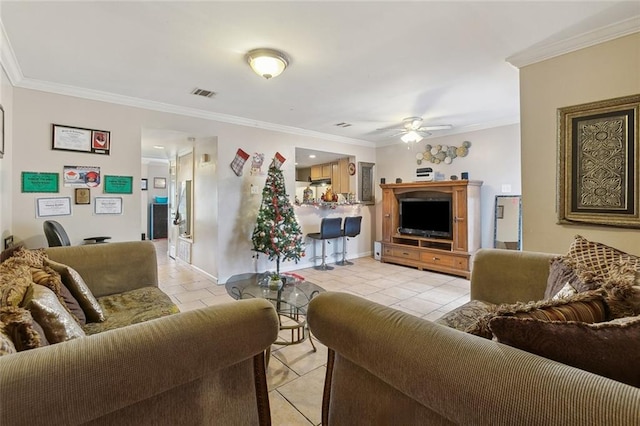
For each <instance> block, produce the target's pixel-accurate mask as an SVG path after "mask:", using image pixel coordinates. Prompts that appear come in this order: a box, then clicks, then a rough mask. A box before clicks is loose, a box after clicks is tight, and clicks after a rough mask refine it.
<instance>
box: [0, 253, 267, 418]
mask: <svg viewBox="0 0 640 426" xmlns="http://www.w3.org/2000/svg"><path fill="white" fill-rule="evenodd" d="M32 253H35V254H37V256H36V257H38V256H42V255H44V254H46V258H45V260H44V261H43V263H44V265H45V266H44V267H42V268H37V267H36V268H34V265H33V264H31V266H30V271H31V273H30V274H29V278H30V279H32V280H33V282H28V283H26V281H30V279H27V278H26V277H24V276H23V277H22V278H18V279H17V284H16V282H15V281H16V279H13V281H14V283H13V284H14V285H13V287H12V286H11V285H10V283H11V281H12V279H11V277H10V275H11V270H12V268H13V269H20V268H22V266H20V265H21V262H22V261H12V260H11V259H10V260H7V261H5V262H3V263H2V264H0V320H4V321H5V322H4V323H3V322H2V321H0V332H3V334H4V336H2V337H4V338H6V337H7V336H9V337H13V338H14V340H13V342H14V343H15V346H16V347H21V349H23V350H21V351H18V352H15V350H14V351H11V350H8V353H7V351H5V349H7V348H5V347H4V346H3V347H2V348H0V353H2V352H3V351H4V353H6V354H4V355H2V356H0V424H3V425H4V424H7V425H9V424H10V425H23V424H24V425H27V424H29V425H34V424H48V425H72V424H118V425H141V424H154V425H161V424H167V425H168V424H214V423H215V424H269V422H270V414H269V402H268V394H267V387H266V380H265V369H264V351H265V349H267V348H269V347H270V345H271V343H273V342H274V341H275V339H276V337H277V333H278V319H277V316H276V314H275V310H274V308H273V306H272V305H271V304H270V303H269V302H267V301H265V300H246V301H237V302H234V303H229V304H225V305H218V306H213V307H208V308H204V309H200V310H197V311H191V312H184V313H178V310H177V307H176V306H175V304H174V303H173V302H172V301H171V299H170V298H169V297H168V296H167V295H166V294H164V293H163V292H162V291H161V290H160V289H158V278H157V277H158V275H157V274H158V271H157V262H156V253H155V247H154V245H153V244H152V243H151V242H148V241H137V242H122V243H108V244H97V245H85V246H72V247H56V248H48V249H45V250H44V251H40V252H38V251H32ZM29 261H30V262H33V259H30V260H29ZM36 263H37V260H36ZM36 266H39V265H36ZM27 270H29V269H27ZM52 271H56V272H57V273H58V274H59V276H60V278H61V281H62V283H63V284H65V287H68V288H69V289H71V291H70V293H72V295H74V296H77V297H76V298H75V300H77V302H78V304H79V305H80V308H81V309H78V306H73V305H72V304H71V303H69V305H67V308H66V309H65V310H66V311H67V312H66V313H63V314H60V313H58V314H56V313H55V311H54V310H53V308H51V306H53V305H52V304H55V303H58V301H60V302H64V301H67V299H66V296H64V295H59V294H58V293H57V292H55V291H53V292H50V291H49V289H47V288H45V287H51V288H53V289H55V290H57V289H58V288H57V287H56V286H52V285H51V276H52V275H54V276H55V273H54V272H52ZM78 276H79V277H80V278H81V280H82V281H84V283H86V288H84V290H83V288H74V287H73V285H72V284H70V282H72V281H74V280H77V279H78ZM20 280H22V281H20ZM40 284H42V285H40ZM20 285H22V286H23V287H25V286H26V287H25V288H26V290H25V291H23V294H22V295H19V292H18V291H17V290H16V289H17V288H18V287H20ZM83 291H84V292H85V293H88V294H84V295H83V294H82V292H83ZM43 294H44V297H42V295H43ZM47 294H49V295H54V296H52V297H48V298H47ZM56 296H57V297H56ZM84 296H86V297H84ZM18 299H21V301H18ZM2 303H4V304H5V305H4V306H2ZM12 303H13V304H14V305H16V306H17V305H19V307H16V306H9V305H11V304H12ZM24 309H27V310H29V312H31V315H32V316H33V324H32V325H33V326H34V330H35V331H36V334H38V336H37V337H36V336H34V335H33V332H32V333H31V334H27V336H29V338H27V339H22V340H21V338H20V336H24V335H25V334H24V327H23V328H20V327H17V328H16V327H13V328H12V324H13V323H12V322H11V321H13V320H14V319H15V313H16V312H18V311H20V312H22V313H24ZM68 314H71V316H69V315H68ZM83 314H84V316H85V317H86V318H84V319H85V321H86V323H85V324H82V321H81V318H79V317H80V316H83ZM12 315H13V317H12ZM27 315H28V314H27ZM65 315H66V316H65ZM62 317H64V318H62ZM60 318H62V320H61V319H60ZM69 318H72V319H71V320H69ZM51 323H55V324H56V326H55V327H53V326H51ZM36 324H37V325H38V326H39V327H40V330H36V327H35V326H36ZM13 325H15V324H13ZM56 327H57V328H56ZM16 330H17V331H16ZM21 333H22V334H21ZM18 335H19V336H18ZM5 341H6V340H5ZM45 341H48V343H49V344H48V345H45ZM25 345H27V346H28V345H31V348H24V346H25ZM34 346H35V348H34ZM11 352H15V353H11Z"/></svg>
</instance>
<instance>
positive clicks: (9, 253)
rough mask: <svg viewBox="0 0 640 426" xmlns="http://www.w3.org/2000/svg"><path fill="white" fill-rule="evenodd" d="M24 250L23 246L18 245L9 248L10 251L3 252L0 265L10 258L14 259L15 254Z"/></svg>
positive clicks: (0, 256) (0, 254) (0, 255)
mask: <svg viewBox="0 0 640 426" xmlns="http://www.w3.org/2000/svg"><path fill="white" fill-rule="evenodd" d="M21 248H22V245H21V244H16V245H13V246H11V247H9V248H8V249H4V250H2V252H1V253H0V263H2V262H4V261H5V260H7V259H9V258H10V257H13V254H14V253H15V252H16V251H18V250H20V249H21Z"/></svg>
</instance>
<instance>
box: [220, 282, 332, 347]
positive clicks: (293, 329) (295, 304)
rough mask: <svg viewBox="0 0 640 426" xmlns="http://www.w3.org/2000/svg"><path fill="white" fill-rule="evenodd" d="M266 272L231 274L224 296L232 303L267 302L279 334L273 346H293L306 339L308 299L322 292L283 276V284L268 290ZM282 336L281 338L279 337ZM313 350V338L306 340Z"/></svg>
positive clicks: (316, 287)
mask: <svg viewBox="0 0 640 426" xmlns="http://www.w3.org/2000/svg"><path fill="white" fill-rule="evenodd" d="M269 276H270V274H269V273H263V274H255V273H248V274H239V275H234V276H232V277H231V278H229V280H228V281H227V283H226V284H225V288H226V289H227V293H229V295H230V296H231V297H233V298H234V299H236V300H239V299H252V298H261V299H267V300H269V301H270V302H271V303H273V306H274V307H275V308H276V312H277V313H278V320H279V323H280V330H281V331H287V332H288V333H280V334H279V335H278V339H279V340H277V341H276V342H274V343H275V344H276V345H295V344H297V343H302V342H304V341H305V340H307V338H308V337H309V328H308V327H307V306H308V305H309V302H311V299H313V298H314V297H315V296H316V295H318V294H319V293H322V292H324V291H325V290H324V289H323V288H322V287H320V286H319V285H316V284H314V283H312V282H309V281H305V280H300V279H295V278H293V277H291V276H288V277H287V281H286V282H285V284H284V285H283V286H282V288H280V289H279V290H271V289H269V286H268V282H269ZM283 334H284V335H283ZM309 342H311V346H312V347H313V351H314V352H315V351H316V346H315V345H314V344H313V339H309Z"/></svg>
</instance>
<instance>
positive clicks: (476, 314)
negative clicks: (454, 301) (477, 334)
mask: <svg viewBox="0 0 640 426" xmlns="http://www.w3.org/2000/svg"><path fill="white" fill-rule="evenodd" d="M497 306H498V305H494V304H493V303H489V302H483V301H482V300H471V301H469V302H467V303H465V304H464V305H462V306H459V307H457V308H455V309H454V310H452V311H450V312H447V313H446V314H444V315H443V316H441V317H440V318H438V319H437V320H436V321H434V322H435V323H436V324H441V325H446V326H447V327H451V328H455V329H456V330H460V331H466V330H467V329H468V328H469V327H471V326H472V325H473V324H475V322H476V321H477V320H478V318H480V317H481V316H483V315H486V314H488V313H489V312H493V311H494V310H495V309H496V308H497Z"/></svg>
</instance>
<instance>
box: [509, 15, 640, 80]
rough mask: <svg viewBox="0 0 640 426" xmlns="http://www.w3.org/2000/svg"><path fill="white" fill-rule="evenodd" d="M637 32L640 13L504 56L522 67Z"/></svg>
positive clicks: (639, 29)
mask: <svg viewBox="0 0 640 426" xmlns="http://www.w3.org/2000/svg"><path fill="white" fill-rule="evenodd" d="M637 32H640V15H636V16H632V17H630V18H627V19H623V20H621V21H618V22H616V23H613V24H610V25H606V26H604V27H600V28H597V29H595V30H593V31H588V32H586V33H582V34H579V35H576V36H573V37H569V38H566V39H564V40H561V41H557V42H552V43H542V44H539V45H535V46H532V47H530V48H528V49H525V50H523V51H522V52H519V53H516V54H515V55H512V56H509V57H508V58H506V61H507V62H508V63H510V64H511V65H513V66H514V67H516V68H522V67H525V66H527V65H531V64H535V63H537V62H542V61H545V60H547V59H551V58H555V57H557V56H560V55H564V54H566V53H571V52H574V51H576V50H580V49H584V48H585V47H590V46H594V45H596V44H600V43H604V42H606V41H609V40H613V39H616V38H619V37H624V36H626V35H629V34H633V33H637Z"/></svg>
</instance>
